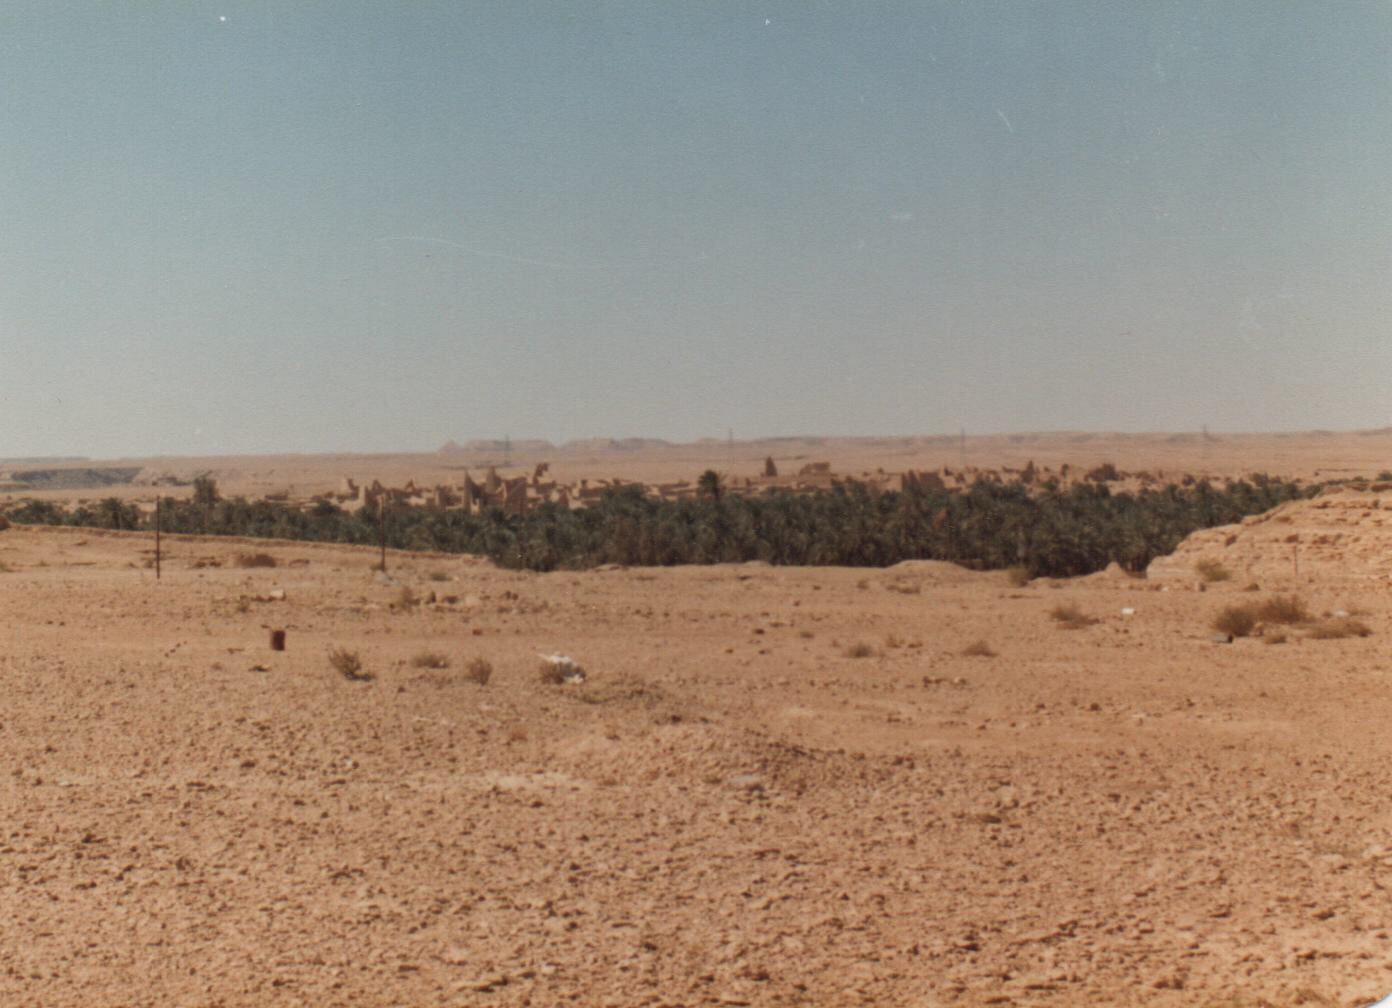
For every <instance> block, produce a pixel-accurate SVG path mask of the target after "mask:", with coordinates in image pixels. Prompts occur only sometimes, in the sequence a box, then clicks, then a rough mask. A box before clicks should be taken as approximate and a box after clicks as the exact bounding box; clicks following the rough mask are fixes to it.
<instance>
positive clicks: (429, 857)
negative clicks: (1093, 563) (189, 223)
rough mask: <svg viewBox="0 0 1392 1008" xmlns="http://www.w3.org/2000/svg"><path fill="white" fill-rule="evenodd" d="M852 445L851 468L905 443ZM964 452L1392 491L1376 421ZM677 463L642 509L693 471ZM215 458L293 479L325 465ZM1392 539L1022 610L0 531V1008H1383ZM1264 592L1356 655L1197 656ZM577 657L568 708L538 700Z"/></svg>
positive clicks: (697, 461)
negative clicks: (551, 664) (1234, 436)
mask: <svg viewBox="0 0 1392 1008" xmlns="http://www.w3.org/2000/svg"><path fill="white" fill-rule="evenodd" d="M847 444H849V443H846V444H842V443H838V445H836V446H834V447H836V448H837V450H838V451H843V452H844V453H845V454H844V455H843V456H836V460H837V464H838V466H839V467H842V468H845V469H853V468H855V467H856V466H864V467H867V468H868V467H873V466H876V465H884V464H885V463H886V461H888V462H889V463H890V464H893V462H894V459H895V458H898V457H899V456H892V455H891V454H888V451H889V449H885V448H883V446H880V447H867V446H862V448H861V449H860V451H861V454H859V455H857V454H856V449H855V446H854V445H853V444H850V446H849V447H847V446H846V445H847ZM1263 445H1264V446H1265V447H1262V446H1263ZM969 447H970V450H972V451H973V452H975V453H976V458H974V459H973V460H972V461H973V463H975V464H978V465H981V464H1019V463H1021V462H1023V461H1024V459H1025V458H1027V457H1028V458H1029V459H1031V460H1036V461H1038V462H1040V463H1041V464H1042V463H1057V462H1059V461H1061V460H1062V461H1068V460H1072V461H1074V462H1075V463H1076V464H1080V465H1081V464H1095V463H1096V462H1100V461H1108V460H1110V461H1114V462H1116V463H1117V464H1118V465H1123V466H1127V467H1130V468H1140V467H1141V466H1142V465H1147V464H1148V465H1152V466H1156V467H1163V468H1166V469H1170V470H1173V471H1176V472H1180V471H1190V472H1199V471H1207V472H1210V473H1214V474H1217V475H1222V474H1224V473H1227V474H1231V475H1239V474H1241V473H1242V472H1244V471H1256V470H1262V471H1269V472H1271V473H1273V474H1274V475H1296V476H1302V477H1305V478H1312V477H1315V474H1316V473H1317V472H1320V471H1328V470H1331V469H1334V470H1339V474H1340V475H1356V474H1360V473H1361V474H1364V475H1367V476H1369V477H1373V476H1374V475H1375V474H1376V473H1377V471H1378V470H1379V469H1381V468H1383V467H1384V460H1392V438H1389V437H1388V435H1387V434H1386V433H1385V432H1376V433H1371V434H1367V435H1308V436H1304V437H1303V438H1299V437H1296V438H1291V437H1288V438H1285V439H1275V438H1269V439H1267V440H1265V441H1261V440H1260V439H1256V440H1253V441H1252V442H1249V443H1246V445H1245V447H1241V446H1239V447H1234V444H1233V442H1232V441H1231V439H1229V440H1228V441H1225V442H1223V441H1220V442H1216V443H1214V442H1210V441H1207V440H1197V439H1189V440H1184V441H1173V440H1164V439H1162V438H1159V437H1158V436H1157V437H1156V438H1155V439H1154V440H1153V442H1146V443H1144V444H1142V445H1140V446H1139V447H1138V446H1137V445H1135V444H1133V445H1131V447H1130V448H1129V449H1128V448H1127V447H1126V445H1125V444H1122V443H1121V442H1120V441H1118V440H1116V439H1103V442H1102V443H1093V444H1091V445H1089V444H1088V442H1086V441H1076V442H1071V443H1069V444H1066V445H1065V444H1063V443H1062V442H1060V443H1058V444H1054V445H1053V446H1052V447H1051V445H1050V443H1040V442H1038V441H1036V442H1033V443H1029V444H1023V445H1022V444H1019V443H1015V444H1014V446H1013V447H1011V443H1010V442H1008V441H1007V440H1006V439H1001V442H1000V444H999V445H998V446H997V449H998V450H997V453H996V454H995V455H991V454H990V451H989V450H988V446H987V445H985V444H984V443H972V444H970V446H969ZM818 448H821V449H822V450H823V451H824V452H825V451H826V450H827V446H826V445H819V446H813V447H812V449H811V451H812V452H814V453H815V451H816V450H817V449H818ZM930 448H932V446H927V447H924V448H923V451H924V452H928V451H929V449H930ZM710 450H711V452H714V453H717V455H718V453H719V452H722V451H725V450H726V446H725V445H723V444H719V443H717V444H715V445H714V446H713V447H712V448H711V449H710ZM932 450H935V451H940V452H941V453H944V457H945V458H946V459H947V460H948V461H949V462H950V461H951V460H952V457H953V456H952V454H951V453H954V452H958V451H960V450H961V446H960V445H959V444H957V443H955V442H954V441H951V440H949V441H947V442H945V443H944V444H943V445H941V446H938V448H932ZM1128 450H1131V451H1133V454H1132V455H1131V456H1127V455H1126V454H1125V453H1126V452H1127V451H1128ZM766 451H767V450H766V449H765V448H764V447H763V446H759V447H758V448H757V449H755V450H750V451H748V452H746V453H745V454H747V455H749V456H750V458H751V459H754V458H761V457H762V456H763V455H764V454H766ZM877 451H878V452H881V454H880V455H876V454H875V452H877ZM653 452H654V453H655V454H654V455H653V457H652V458H649V459H648V460H647V462H646V463H645V464H649V465H650V471H651V472H652V473H653V474H654V478H660V477H662V476H665V474H666V473H667V472H669V471H671V472H677V471H681V472H683V473H687V471H688V470H691V469H698V468H700V467H704V465H705V462H706V460H705V459H702V458H697V457H696V456H697V455H699V454H700V453H699V452H692V453H691V457H687V456H680V457H676V458H667V459H666V460H665V461H664V460H663V459H662V458H660V457H659V456H660V455H661V451H660V450H659V449H653ZM1186 452H1187V453H1188V454H1186ZM1205 452H1206V453H1208V454H1207V455H1206V456H1204V455H1202V454H1201V453H1205ZM1011 453H1014V454H1011ZM519 454H521V453H519ZM1016 455H1019V456H1020V457H1019V458H1018V459H1017V458H1016V457H1015V456H1016ZM817 457H824V456H817ZM212 461H213V462H215V463H216V465H220V466H222V467H223V470H222V471H225V472H227V473H232V472H234V471H237V472H243V473H259V474H261V475H260V476H258V477H257V478H259V479H262V480H263V482H265V483H266V485H270V483H272V482H285V483H294V482H295V481H296V480H297V479H298V480H299V481H300V483H301V484H302V485H311V484H313V485H317V484H316V483H315V481H316V480H321V479H322V480H325V481H327V480H328V479H330V476H329V475H328V473H329V472H330V471H331V470H341V469H343V468H344V460H343V459H335V460H333V461H332V462H322V463H320V468H313V467H309V466H306V468H305V471H304V473H302V474H301V475H299V476H296V475H295V474H294V472H292V471H291V470H292V469H293V467H294V465H295V464H296V463H295V462H294V460H293V459H287V460H277V461H273V462H268V461H267V460H264V459H261V460H255V459H252V460H240V461H227V460H222V461H218V460H212ZM350 461H352V460H350ZM602 462H603V463H604V465H605V467H606V470H612V469H613V468H614V466H615V465H617V464H618V463H617V462H614V461H613V460H611V459H608V458H603V459H602ZM206 463H207V460H199V461H197V462H196V463H194V462H189V463H188V467H189V468H190V469H192V468H195V467H202V468H215V467H216V465H215V466H208V465H207V464H206ZM610 463H612V464H610ZM169 464H170V465H174V464H175V463H169ZM178 464H183V463H178ZM353 464H354V465H359V466H360V467H361V468H360V469H359V470H358V471H357V472H358V474H362V473H365V472H366V471H367V470H368V469H370V466H368V465H367V464H366V463H363V462H362V460H361V459H358V460H357V461H356V462H353ZM393 464H394V465H397V466H398V467H399V470H393V471H391V472H387V473H384V474H383V478H384V481H385V480H386V479H390V478H392V477H393V476H394V475H396V474H397V472H398V471H399V472H401V473H405V472H408V471H410V470H411V468H412V460H411V459H406V460H398V461H397V462H395V463H393ZM562 464H569V465H573V466H575V467H576V471H581V470H582V469H583V463H582V461H579V460H575V459H572V460H570V461H569V462H566V461H565V460H562ZM624 464H629V465H635V466H636V465H637V463H624ZM750 464H753V463H752V462H751V463H750ZM911 464H914V465H920V466H923V465H926V464H927V463H926V461H921V460H919V459H918V458H917V457H915V459H914V461H913V462H912V463H911ZM278 467H283V468H284V471H281V469H280V468H278ZM662 467H668V468H662ZM266 470H272V471H273V472H272V474H271V476H269V477H268V476H266V475H265V471H266ZM659 470H660V471H659ZM634 471H637V470H636V469H635V470H634ZM602 474H604V473H601V475H602ZM689 474H691V475H694V473H689ZM1318 478H1324V477H1318ZM248 480H249V483H254V482H255V481H254V480H251V478H250V477H248ZM231 482H233V481H232V480H231V479H230V478H229V483H231ZM1384 515H1388V516H1389V519H1392V486H1386V485H1383V484H1379V483H1377V482H1375V481H1373V480H1371V479H1370V480H1369V481H1368V482H1365V483H1361V484H1357V485H1352V486H1348V487H1341V488H1335V489H1332V490H1330V491H1329V492H1327V493H1326V494H1324V495H1322V496H1320V497H1317V498H1314V499H1312V500H1309V501H1300V502H1294V503H1290V504H1286V505H1282V507H1281V508H1279V509H1277V511H1276V512H1274V513H1268V514H1267V515H1265V516H1260V517H1258V518H1253V519H1249V520H1247V521H1246V522H1244V523H1243V524H1241V525H1238V526H1231V527H1226V528H1220V529H1214V530H1208V531H1205V532H1201V533H1197V534H1196V535H1195V536H1193V537H1191V539H1190V540H1188V541H1186V543H1185V544H1184V545H1183V546H1181V547H1180V549H1179V550H1178V551H1177V552H1176V553H1175V554H1174V555H1173V556H1171V557H1165V558H1161V559H1159V560H1157V561H1155V562H1154V563H1153V564H1152V565H1151V568H1150V570H1149V571H1148V572H1146V576H1143V577H1134V576H1130V575H1127V574H1125V573H1122V572H1120V571H1116V570H1113V571H1108V572H1101V573H1098V574H1094V575H1090V576H1087V577H1082V578H1075V579H1069V580H1049V579H1036V580H1033V581H1030V582H1028V583H1024V584H1020V583H1016V581H1018V579H1016V581H1012V580H1011V579H1010V578H1009V577H1008V575H1007V574H1006V573H1005V572H998V571H997V572H974V571H968V570H965V569H962V568H958V567H954V566H952V565H949V564H944V563H937V562H926V561H918V562H908V563H904V564H900V565H897V566H895V567H891V568H886V569H867V568H858V569H850V568H773V567H768V566H764V565H757V564H754V565H721V566H712V567H679V568H664V569H639V568H630V569H622V568H602V569H597V570H589V571H574V572H572V571H563V572H554V573H547V574H535V573H526V572H517V571H503V570H499V569H496V568H494V567H493V566H492V565H491V564H489V563H487V562H485V561H483V560H481V559H477V558H473V557H467V556H449V555H440V554H412V553H403V552H389V553H388V555H387V569H386V571H385V572H382V571H378V570H374V569H373V566H374V564H375V562H376V561H377V559H378V554H377V553H376V552H375V551H373V550H371V549H364V548H360V547H350V546H328V545H312V544H304V543H287V542H280V541H252V540H233V539H217V538H211V537H165V539H164V540H163V543H162V550H161V554H162V555H161V571H160V575H161V576H160V577H159V578H158V579H157V578H156V576H155V570H154V569H153V567H152V565H151V564H152V560H153V550H154V541H153V537H152V536H150V535H147V534H143V533H110V532H101V531H95V530H90V529H59V528H53V529H50V528H38V527H29V526H14V527H11V528H9V529H8V530H5V531H3V532H0V605H3V611H4V613H5V623H4V631H3V635H2V636H0V675H3V677H4V683H5V704H4V707H3V710H0V756H2V757H3V760H4V765H5V768H6V771H7V772H6V773H5V775H4V778H3V779H4V781H5V785H4V788H3V791H0V803H3V813H4V814H3V824H2V825H0V830H3V836H0V911H3V919H4V920H5V921H6V922H7V935H8V938H9V940H8V941H7V942H6V943H5V945H4V948H3V949H0V1002H3V1003H5V1004H35V1005H50V1006H62V1005H83V1006H98V1005H131V1004H148V1005H169V1004H180V1005H229V1006H230V1005H345V1006H348V1005H353V1006H363V1005H499V1006H503V1005H508V1006H511V1005H535V1006H543V1005H546V1006H549V1005H558V1004H574V1005H585V1006H588V1005H614V1006H621V1005H622V1006H627V1005H654V1006H656V1005H664V1006H678V1005H827V1006H839V1005H885V1006H913V1008H928V1006H936V1005H954V1006H956V1005H962V1006H975V1005H985V1004H1020V1005H1060V1006H1061V1005H1160V1006H1170V1005H1173V1006H1179V1005H1198V1006H1214V1008H1219V1006H1223V1008H1236V1006H1258V1005H1271V1006H1285V1005H1327V1006H1335V1005H1337V1006H1354V1005H1363V1004H1367V1003H1369V1002H1371V1001H1374V1000H1376V999H1377V998H1379V997H1382V996H1384V995H1385V994H1387V993H1388V992H1389V991H1392V898H1390V897H1389V888H1388V887H1389V886H1392V805H1389V800H1388V795H1389V791H1392V737H1390V736H1389V734H1388V733H1387V732H1386V731H1385V726H1386V725H1388V724H1389V723H1392V662H1390V661H1389V660H1388V643H1387V642H1388V640H1389V638H1390V637H1392V611H1389V605H1388V600H1389V596H1390V595H1392V520H1390V521H1389V523H1388V524H1387V525H1386V526H1384V524H1383V516H1384ZM262 555H264V557H269V558H270V559H269V560H265V559H257V560H253V559H249V558H254V557H260V556H262ZM1205 561H1212V562H1216V563H1219V564H1221V565H1222V566H1223V567H1224V568H1225V570H1226V571H1227V572H1228V573H1229V575H1230V576H1229V577H1228V578H1227V579H1225V580H1216V581H1211V582H1205V581H1204V580H1203V579H1202V578H1201V577H1199V576H1198V574H1197V573H1196V572H1197V570H1198V565H1199V564H1200V563H1201V562H1205ZM253 563H255V564H259V565H255V566H244V564H253ZM1274 596H1297V597H1298V598H1299V599H1300V600H1301V601H1302V602H1303V603H1304V605H1305V606H1306V607H1308V609H1309V610H1310V612H1311V613H1312V614H1315V615H1317V616H1323V615H1324V614H1326V613H1327V614H1330V615H1331V616H1332V615H1334V614H1339V613H1346V614H1349V616H1348V618H1350V619H1356V620H1358V621H1361V623H1362V624H1363V625H1364V626H1365V627H1366V628H1367V629H1368V630H1369V631H1371V632H1370V634H1369V635H1368V636H1356V635H1355V636H1347V637H1339V638H1334V639H1320V638H1319V636H1318V635H1317V634H1314V633H1311V632H1309V631H1308V630H1306V629H1302V628H1299V627H1293V628H1289V629H1282V630H1281V631H1280V632H1279V633H1277V632H1275V628H1270V627H1268V628H1266V630H1265V632H1263V633H1262V634H1261V635H1254V636H1248V637H1239V638H1236V639H1234V640H1231V641H1228V640H1218V639H1215V633H1214V629H1213V626H1212V623H1213V620H1214V617H1215V615H1216V614H1217V613H1218V612H1219V611H1220V610H1221V609H1223V608H1224V607H1225V606H1229V605H1238V604H1242V603H1244V602H1246V601H1249V600H1258V599H1267V598H1271V597H1274ZM1070 608H1071V609H1073V610H1075V611H1076V612H1078V613H1080V614H1081V615H1082V616H1083V617H1085V618H1084V619H1082V620H1078V621H1074V622H1073V623H1071V624H1070V623H1066V622H1062V621H1060V620H1058V619H1056V618H1054V616H1055V613H1056V612H1057V611H1059V610H1060V609H1065V610H1066V609H1070ZM273 630H284V631H285V634H286V649H285V650H284V651H275V650H272V649H271V647H270V635H271V632H272V631H273ZM1278 638H1280V639H1281V642H1280V643H1273V642H1274V641H1276V640H1277V639H1278ZM335 650H343V651H348V652H351V653H353V654H355V655H356V656H357V657H358V659H359V660H360V662H361V666H362V672H361V674H360V676H359V677H357V678H352V679H350V678H348V677H346V676H345V675H343V674H341V671H340V670H338V669H336V668H335V667H334V666H333V664H331V662H330V660H329V655H330V653H331V652H332V651H335ZM557 653H560V654H565V655H568V656H571V657H573V658H574V660H575V661H576V662H578V663H579V664H580V665H581V666H582V667H583V668H584V669H585V671H586V673H587V675H586V678H585V680H584V682H555V681H548V680H546V679H545V678H544V677H543V676H542V675H541V669H542V667H543V662H542V660H541V657H540V656H542V655H549V654H557ZM485 665H486V667H487V674H486V675H485V674H484V673H483V671H482V670H483V669H484V667H485ZM483 679H486V681H479V680H483Z"/></svg>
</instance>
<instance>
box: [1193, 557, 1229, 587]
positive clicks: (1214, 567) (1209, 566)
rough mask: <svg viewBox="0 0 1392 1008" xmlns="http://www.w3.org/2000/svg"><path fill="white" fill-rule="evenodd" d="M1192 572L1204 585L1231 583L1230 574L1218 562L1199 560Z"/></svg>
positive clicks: (1220, 562)
mask: <svg viewBox="0 0 1392 1008" xmlns="http://www.w3.org/2000/svg"><path fill="white" fill-rule="evenodd" d="M1194 570H1195V571H1197V572H1198V575H1199V577H1200V578H1201V579H1202V580H1203V581H1204V582H1205V583H1206V584H1213V583H1214V582H1215V581H1231V580H1232V572H1231V571H1229V570H1228V569H1227V568H1226V567H1224V566H1223V564H1222V561H1219V560H1208V559H1204V560H1200V561H1199V562H1198V563H1196V564H1194Z"/></svg>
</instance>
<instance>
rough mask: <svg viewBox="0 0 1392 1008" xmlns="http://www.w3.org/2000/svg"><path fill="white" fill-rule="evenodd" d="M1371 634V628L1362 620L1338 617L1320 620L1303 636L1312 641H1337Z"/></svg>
mask: <svg viewBox="0 0 1392 1008" xmlns="http://www.w3.org/2000/svg"><path fill="white" fill-rule="evenodd" d="M1372 632H1373V631H1372V628H1371V627H1369V626H1368V624H1366V623H1364V622H1363V621H1362V620H1360V619H1354V618H1353V617H1352V616H1340V617H1335V618H1334V619H1327V620H1321V621H1320V622H1318V623H1316V624H1315V625H1314V626H1312V627H1310V628H1309V629H1308V630H1306V631H1305V636H1306V637H1309V638H1311V639H1312V640H1338V639H1339V638H1341V637H1367V636H1368V635H1369V634H1371V633H1372Z"/></svg>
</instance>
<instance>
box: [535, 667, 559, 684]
mask: <svg viewBox="0 0 1392 1008" xmlns="http://www.w3.org/2000/svg"><path fill="white" fill-rule="evenodd" d="M537 678H538V679H540V680H541V683H542V685H543V686H559V685H561V683H563V682H565V670H564V669H562V668H561V666H560V665H558V664H557V663H555V662H549V661H544V662H542V663H541V668H539V669H537Z"/></svg>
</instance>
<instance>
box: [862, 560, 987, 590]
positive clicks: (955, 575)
mask: <svg viewBox="0 0 1392 1008" xmlns="http://www.w3.org/2000/svg"><path fill="white" fill-rule="evenodd" d="M885 573H887V574H889V575H891V576H892V577H893V578H895V579H899V580H902V579H903V578H913V579H914V580H916V581H918V582H920V583H922V584H924V585H935V584H941V585H954V584H966V583H968V582H971V581H979V580H981V577H982V574H981V572H979V571H974V570H970V569H968V568H966V567H959V566H958V565H957V564H955V563H950V562H948V561H947V560H901V561H899V562H898V563H897V564H893V565H891V566H889V567H886V568H885Z"/></svg>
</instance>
